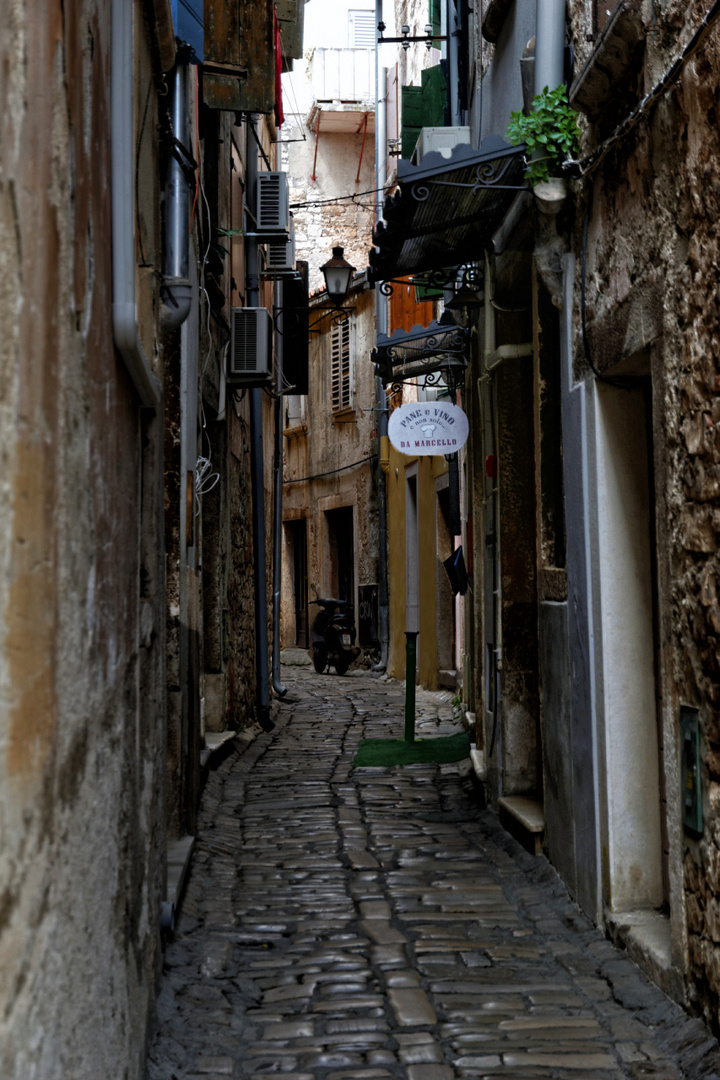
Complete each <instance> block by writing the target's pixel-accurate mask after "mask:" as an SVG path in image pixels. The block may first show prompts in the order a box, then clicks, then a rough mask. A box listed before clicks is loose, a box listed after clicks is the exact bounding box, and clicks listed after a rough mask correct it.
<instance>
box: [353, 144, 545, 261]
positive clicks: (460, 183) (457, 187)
mask: <svg viewBox="0 0 720 1080" xmlns="http://www.w3.org/2000/svg"><path fill="white" fill-rule="evenodd" d="M524 152H525V147H524V146H510V144H509V143H506V142H505V140H504V139H501V138H500V136H499V135H488V137H487V138H486V139H483V141H482V143H481V144H480V146H479V147H478V149H477V150H473V148H472V147H471V146H469V145H460V146H456V147H455V148H454V149H453V150H452V152H451V153H450V154H449V156H448V157H443V155H442V154H441V153H440V152H434V153H430V154H426V155H425V157H424V158H423V160H422V164H420V165H413V164H412V163H411V162H410V161H406V160H405V159H402V158H401V159H400V162H399V164H398V169H397V177H396V180H397V185H398V189H399V190H397V191H396V192H395V193H394V194H392V195H390V196H389V197H388V198H387V199H386V200H385V205H384V208H383V217H384V219H385V220H384V221H381V222H379V223H378V226H377V228H376V229H375V230H374V231H373V244H374V245H375V247H374V248H373V249H371V251H370V256H369V261H370V280H371V282H378V281H387V280H388V279H390V278H396V277H404V276H405V275H407V274H417V273H421V272H423V271H428V270H440V269H443V268H444V267H448V266H457V265H458V264H460V263H463V262H470V261H472V260H474V259H478V258H479V257H480V255H481V253H482V252H483V251H484V250H485V249H486V248H487V247H488V245H489V243H490V238H491V237H492V235H493V233H494V232H495V230H496V229H497V228H498V226H499V225H500V223H501V221H502V219H503V217H504V216H505V214H506V212H507V210H508V208H509V207H510V204H511V203H512V201H513V198H514V196H515V193H516V192H517V191H525V190H526V189H527V184H525V183H524V182H523V172H524V164H523V154H524Z"/></svg>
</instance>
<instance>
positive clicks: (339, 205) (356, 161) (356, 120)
mask: <svg viewBox="0 0 720 1080" xmlns="http://www.w3.org/2000/svg"><path fill="white" fill-rule="evenodd" d="M364 115H365V114H364V113H363V112H361V111H357V112H356V113H354V114H353V124H355V125H356V127H357V129H358V130H356V131H355V132H348V133H343V134H338V133H331V132H324V131H323V129H322V122H321V126H320V140H319V142H318V144H317V156H316V153H315V151H316V136H315V134H314V133H313V132H311V131H309V130H308V128H307V126H306V125H305V122H304V119H302V120H298V122H297V126H294V123H293V120H292V119H291V120H290V121H289V122H288V124H287V125H286V128H284V129H283V130H284V134H283V138H288V139H301V138H302V136H303V134H304V136H305V140H306V141H304V142H297V143H293V144H290V145H289V146H288V148H287V151H286V153H287V165H286V166H284V167H286V168H287V171H288V175H289V182H290V204H291V206H292V205H293V204H302V205H297V206H296V208H295V209H294V210H293V213H294V215H295V243H296V255H297V258H298V259H305V260H307V262H308V264H309V274H310V292H311V293H312V292H315V291H316V290H318V289H322V288H324V286H325V280H324V278H323V276H322V274H321V273H320V267H321V266H322V264H323V263H324V262H327V260H328V259H329V258H331V257H332V249H333V247H334V246H335V245H336V244H339V245H341V246H342V247H343V248H344V249H345V258H346V259H347V261H348V262H349V263H350V264H351V265H352V266H354V267H355V269H356V270H358V271H362V270H364V269H365V267H366V266H367V263H368V251H369V249H370V245H371V235H372V222H373V207H374V203H373V199H374V195H373V194H372V189H373V188H374V186H375V183H374V161H375V158H374V136H373V133H372V129H371V130H370V131H369V132H368V134H367V137H366V138H365V146H364V149H363V134H362V131H361V130H360V128H361V125H362V122H363V117H364ZM358 169H360V177H359V179H358ZM313 175H315V177H316V179H315V180H313V179H312V177H313ZM353 195H357V196H358V197H357V199H356V200H354V199H352V198H350V196H353ZM333 199H339V200H340V201H338V202H332V201H328V200H333Z"/></svg>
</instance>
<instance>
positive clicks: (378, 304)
mask: <svg viewBox="0 0 720 1080" xmlns="http://www.w3.org/2000/svg"><path fill="white" fill-rule="evenodd" d="M382 17H383V3H382V0H375V24H376V26H377V24H378V23H379V22H381V21H382ZM381 78H382V70H381V68H380V47H379V45H377V44H376V46H375V178H376V179H375V187H376V188H377V191H376V194H375V207H376V210H375V219H376V221H379V220H380V218H381V217H382V207H383V187H384V186H385V179H386V176H385V173H386V156H385V155H386V150H387V107H386V106H387V103H386V99H385V87H384V85H383V86H382V89H381ZM375 319H376V327H377V332H378V333H379V334H387V329H388V309H387V297H386V296H385V295H384V294H383V293H382V292H381V290H380V286H379V285H376V286H375ZM375 402H376V409H377V433H378V450H381V448H382V446H383V439H384V438H387V428H388V408H387V395H386V394H385V387H384V386H383V381H382V379H380V378H376V379H375ZM381 458H382V454H381V453H378V464H377V491H378V495H377V498H378V637H379V638H380V663H379V664H377V665H376V666H375V670H376V671H385V670H387V664H388V646H389V642H390V604H389V594H388V535H387V534H388V527H387V477H386V476H385V472H384V470H383V467H382V463H381Z"/></svg>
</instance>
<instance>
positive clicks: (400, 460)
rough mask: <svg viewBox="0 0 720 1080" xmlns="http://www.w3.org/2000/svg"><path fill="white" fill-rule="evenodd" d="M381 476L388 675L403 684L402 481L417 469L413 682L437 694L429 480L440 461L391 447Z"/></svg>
mask: <svg viewBox="0 0 720 1080" xmlns="http://www.w3.org/2000/svg"><path fill="white" fill-rule="evenodd" d="M389 449H390V452H389V467H388V474H387V498H388V585H389V593H390V647H389V653H388V671H389V672H390V674H391V675H394V676H395V678H397V679H404V678H405V646H406V638H405V625H406V624H405V590H406V585H405V571H406V561H405V560H406V544H405V475H406V469H407V467H408V465H411V464H413V463H414V462H417V463H418V471H417V497H418V534H419V535H418V550H419V561H420V566H419V580H420V633H419V636H418V641H417V671H418V682H419V683H420V684H421V685H422V686H424V687H426V688H427V689H428V690H435V689H436V688H437V640H436V632H437V631H436V598H435V581H436V574H435V562H436V554H435V498H436V496H435V479H436V477H438V476H441V475H442V474H443V473H444V472H446V471H447V463H446V461H445V458H444V457H420V458H414V457H406V456H405V455H404V454H401V453H399V451H397V450H395V448H394V447H393V446H392V445H391V446H390V448H389Z"/></svg>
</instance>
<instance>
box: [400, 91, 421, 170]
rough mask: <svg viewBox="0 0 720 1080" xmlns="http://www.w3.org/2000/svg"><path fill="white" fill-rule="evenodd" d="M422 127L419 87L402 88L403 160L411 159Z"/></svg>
mask: <svg viewBox="0 0 720 1080" xmlns="http://www.w3.org/2000/svg"><path fill="white" fill-rule="evenodd" d="M422 126H423V92H422V87H421V86H403V88H402V132H401V135H402V144H401V153H402V156H403V157H404V158H411V157H412V155H413V150H414V149H415V143H416V142H417V141H418V135H419V134H420V128H421V127H422Z"/></svg>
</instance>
